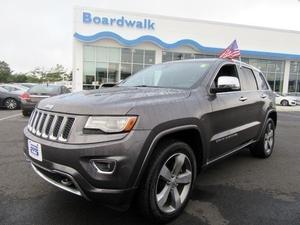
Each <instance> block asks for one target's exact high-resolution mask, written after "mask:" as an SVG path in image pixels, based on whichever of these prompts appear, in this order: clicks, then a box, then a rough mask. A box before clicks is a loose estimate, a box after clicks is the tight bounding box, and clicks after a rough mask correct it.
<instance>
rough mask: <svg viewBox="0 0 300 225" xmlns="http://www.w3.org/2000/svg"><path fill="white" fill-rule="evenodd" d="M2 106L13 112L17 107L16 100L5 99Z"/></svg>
mask: <svg viewBox="0 0 300 225" xmlns="http://www.w3.org/2000/svg"><path fill="white" fill-rule="evenodd" d="M4 105H5V107H6V108H7V109H9V110H15V109H17V108H18V106H19V105H18V102H17V100H16V99H14V98H7V99H5V101H4Z"/></svg>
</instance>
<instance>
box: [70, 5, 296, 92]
mask: <svg viewBox="0 0 300 225" xmlns="http://www.w3.org/2000/svg"><path fill="white" fill-rule="evenodd" d="M234 39H236V40H237V42H238V45H239V48H240V50H241V56H242V61H244V62H246V63H249V64H251V65H253V66H255V67H257V68H259V69H260V70H261V71H262V72H263V73H264V74H265V75H266V77H267V80H268V82H269V84H270V86H271V87H272V89H273V90H274V91H276V92H282V93H294V92H300V32H299V31H291V30H280V29H273V28H265V27H254V26H244V25H237V24H229V23H220V22H211V21H204V20H195V19H186V18H174V17H167V16H161V15H149V14H141V13H133V12H123V11H111V10H98V9H91V8H80V7H76V8H75V9H74V35H73V84H72V85H73V89H74V90H82V89H91V88H95V87H97V86H98V85H99V84H101V83H106V82H118V81H120V80H123V79H125V78H127V77H128V76H130V75H132V74H134V73H135V72H137V71H139V70H141V69H143V68H146V67H148V66H151V65H153V64H156V63H161V62H167V61H174V60H182V59H198V58H206V57H217V56H218V54H219V53H220V52H221V51H222V50H223V49H224V48H225V47H227V46H228V45H229V44H230V43H231V42H232V41H233V40H234ZM183 76H184V74H183Z"/></svg>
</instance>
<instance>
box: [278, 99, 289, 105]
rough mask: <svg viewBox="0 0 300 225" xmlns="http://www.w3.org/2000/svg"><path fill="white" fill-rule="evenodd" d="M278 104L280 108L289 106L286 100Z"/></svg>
mask: <svg viewBox="0 0 300 225" xmlns="http://www.w3.org/2000/svg"><path fill="white" fill-rule="evenodd" d="M280 104H281V105H282V106H288V105H289V102H288V100H282V101H281V102H280Z"/></svg>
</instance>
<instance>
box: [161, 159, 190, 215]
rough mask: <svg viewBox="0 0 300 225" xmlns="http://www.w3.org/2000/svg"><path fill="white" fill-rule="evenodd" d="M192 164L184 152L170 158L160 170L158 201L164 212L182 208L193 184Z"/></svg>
mask: <svg viewBox="0 0 300 225" xmlns="http://www.w3.org/2000/svg"><path fill="white" fill-rule="evenodd" d="M192 171H193V170H192V165H191V162H190V160H189V158H188V157H187V156H186V155H185V154H183V153H176V154H174V155H172V156H171V157H169V158H168V160H167V161H166V162H165V163H164V165H163V167H162V168H161V170H160V173H159V176H158V179H157V184H156V203H157V205H158V207H159V209H160V210H161V211H162V212H164V213H172V212H174V211H176V210H177V209H179V208H181V206H182V204H183V203H184V201H185V200H186V199H187V196H188V194H189V191H190V189H191V185H192V178H193V174H192Z"/></svg>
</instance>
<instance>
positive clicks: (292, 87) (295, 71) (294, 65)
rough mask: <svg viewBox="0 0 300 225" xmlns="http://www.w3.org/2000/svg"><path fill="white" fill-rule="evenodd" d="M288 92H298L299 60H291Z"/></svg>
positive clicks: (299, 88) (299, 87) (299, 79)
mask: <svg viewBox="0 0 300 225" xmlns="http://www.w3.org/2000/svg"><path fill="white" fill-rule="evenodd" d="M289 92H290V93H294V92H300V62H297V61H291V65H290V78H289Z"/></svg>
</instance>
